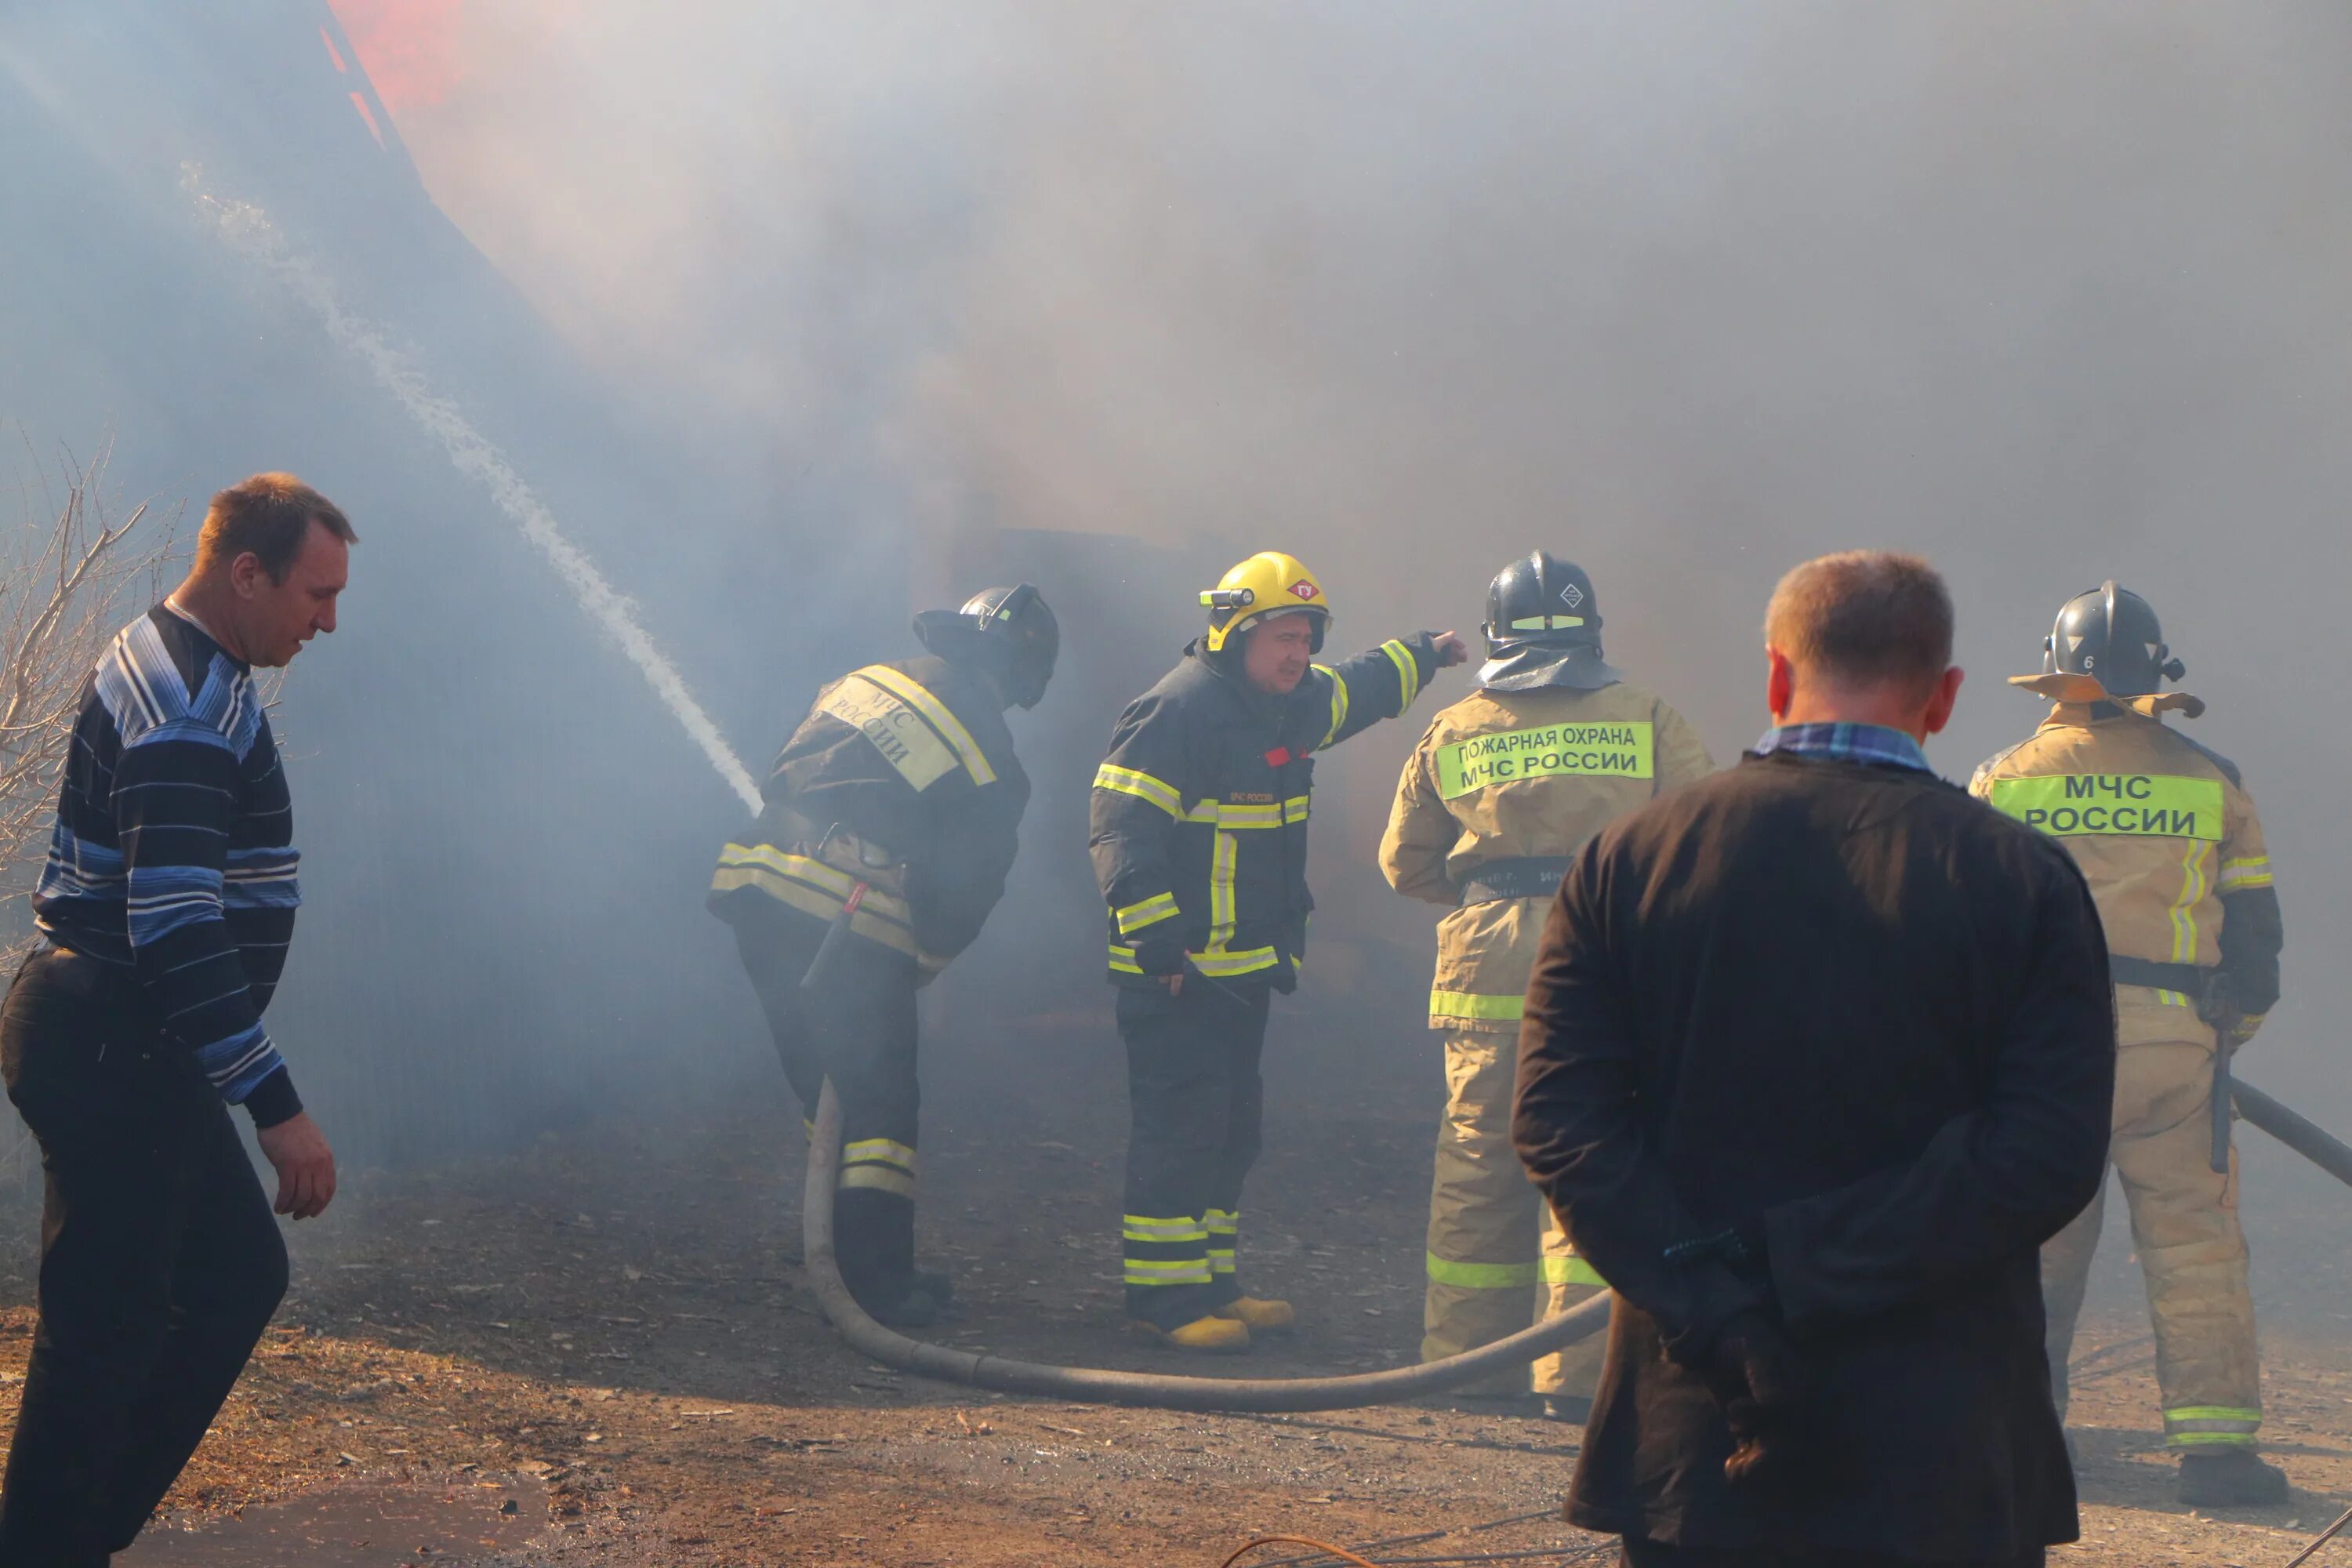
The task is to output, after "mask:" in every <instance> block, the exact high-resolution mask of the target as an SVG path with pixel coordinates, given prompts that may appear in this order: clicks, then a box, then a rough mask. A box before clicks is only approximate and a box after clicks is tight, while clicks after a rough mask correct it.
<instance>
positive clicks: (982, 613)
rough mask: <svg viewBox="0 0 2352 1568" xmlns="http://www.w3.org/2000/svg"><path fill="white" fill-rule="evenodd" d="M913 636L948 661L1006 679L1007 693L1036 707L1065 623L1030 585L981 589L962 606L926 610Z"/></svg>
mask: <svg viewBox="0 0 2352 1568" xmlns="http://www.w3.org/2000/svg"><path fill="white" fill-rule="evenodd" d="M915 636H916V637H919V638H921V639H922V644H923V646H924V647H927V648H929V649H930V650H931V651H932V652H933V653H935V654H937V655H939V656H940V658H944V659H947V660H948V661H950V663H961V664H973V665H978V666H979V667H980V668H982V669H985V670H988V671H989V672H990V673H992V674H993V675H994V676H995V677H996V678H997V679H999V680H1001V681H1002V682H1003V685H1004V695H1005V697H1006V698H1007V699H1008V700H1011V701H1013V702H1017V703H1019V704H1020V705H1021V706H1022V707H1024V708H1034V707H1036V706H1037V703H1038V701H1039V700H1040V699H1042V698H1043V697H1044V696H1045V685H1046V682H1048V681H1050V680H1052V679H1054V661H1055V658H1058V657H1060V654H1061V651H1062V626H1061V623H1060V622H1059V621H1056V620H1055V618H1054V612H1053V609H1052V608H1051V606H1049V605H1047V604H1046V603H1045V595H1043V594H1040V593H1039V592H1038V591H1037V590H1036V588H1035V587H1034V585H1033V584H1028V583H1015V584H1013V585H1012V586H1011V587H1009V588H982V590H981V591H980V592H979V593H977V594H974V595H972V596H971V598H969V599H966V600H965V601H964V602H963V606H962V608H961V609H955V610H925V611H924V612H922V613H921V614H920V615H919V616H916V617H915Z"/></svg>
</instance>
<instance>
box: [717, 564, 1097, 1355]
mask: <svg viewBox="0 0 2352 1568" xmlns="http://www.w3.org/2000/svg"><path fill="white" fill-rule="evenodd" d="M915 635H916V636H917V637H919V638H920V639H921V640H922V643H923V646H924V647H926V648H928V649H929V653H928V654H925V655H922V656H919V657H917V658H905V659H898V660H895V661H893V662H891V663H887V664H870V665H867V666H866V668H863V669H857V670H853V671H851V672H850V673H849V674H848V675H845V676H844V677H842V678H841V679H839V680H836V681H835V682H833V683H832V684H831V685H829V686H827V687H825V688H824V690H822V691H820V692H819V693H818V694H817V700H816V705H815V706H814V708H812V709H811V710H809V714H808V717H807V718H805V719H803V721H801V725H800V728H799V729H797V730H795V731H793V737H792V739H791V740H789V741H787V742H785V743H784V749H783V752H782V754H781V755H780V756H778V757H777V759H776V765H775V767H774V768H773V770H772V771H771V772H770V773H769V774H768V780H767V783H766V784H765V786H764V787H763V791H762V793H763V794H764V795H765V796H766V801H767V804H766V805H765V807H764V808H763V809H762V810H761V813H760V816H759V817H758V819H757V820H756V821H755V822H754V823H753V824H752V825H751V828H750V829H749V830H748V831H747V832H745V833H744V834H743V835H742V836H741V837H740V838H739V839H738V840H736V841H734V842H731V843H730V844H729V845H728V846H727V847H726V848H725V849H724V850H722V851H721V852H720V854H719V869H718V871H717V873H716V874H715V875H714V876H713V877H712V878H711V879H710V907H711V910H713V912H715V913H716V914H718V915H719V917H720V918H721V919H723V920H725V921H728V923H730V925H732V926H733V927H734V928H735V937H736V941H737V942H738V943H739V944H740V947H741V949H742V953H743V967H744V968H745V970H747V971H748V972H749V973H750V974H751V985H752V988H753V989H754V990H756V991H757V992H758V993H759V995H760V1005H761V1007H762V1008H763V1009H765V1011H766V1013H767V1015H768V1023H769V1026H770V1027H771V1028H772V1029H773V1030H774V1032H775V1038H776V1053H777V1055H779V1056H781V1057H782V1058H783V1063H784V1073H785V1076H786V1077H787V1078H789V1079H791V1080H792V1086H793V1093H794V1094H796V1095H798V1096H799V1097H800V1101H801V1104H802V1106H803V1110H805V1111H807V1112H809V1113H811V1114H814V1110H815V1109H816V1100H817V1094H818V1091H819V1090H820V1089H822V1088H823V1087H824V1079H827V1078H831V1079H833V1085H834V1089H835V1093H836V1094H837V1095H838V1096H839V1098H840V1100H841V1116H842V1161H841V1181H840V1185H839V1187H838V1188H837V1189H836V1191H835V1195H834V1210H833V1213H834V1226H835V1237H836V1238H837V1245H838V1247H839V1253H838V1256H839V1258H840V1263H841V1275H842V1279H843V1282H844V1283H845V1284H846V1285H847V1286H848V1287H849V1290H850V1293H851V1294H852V1295H853V1296H855V1297H856V1299H857V1302H858V1304H859V1305H860V1306H862V1307H864V1308H865V1309H866V1311H867V1312H869V1313H871V1314H872V1315H873V1316H874V1317H875V1318H877V1320H879V1321H882V1322H885V1323H888V1324H891V1325H893V1326H894V1327H899V1328H919V1327H921V1326H922V1325H924V1324H926V1323H929V1322H930V1321H932V1320H933V1319H934V1318H935V1317H936V1316H937V1315H938V1312H939V1310H940V1307H942V1306H944V1305H945V1304H946V1302H947V1300H948V1298H949V1296H950V1293H951V1292H950V1284H949V1281H948V1279H947V1278H946V1276H944V1275H942V1274H939V1273H934V1272H930V1271H928V1270H921V1269H918V1268H916V1267H915V1174H916V1159H915V1145H916V1111H917V1105H918V1092H917V1088H916V1074H915V1065H916V1062H915V1058H916V1042H915V991H916V988H917V987H918V986H920V985H922V984H925V983H927V982H928V981H929V980H930V979H931V978H932V977H933V976H935V975H937V974H938V973H939V972H940V970H941V969H943V968H945V967H946V965H947V963H948V962H949V961H950V959H952V958H954V957H955V955H956V954H957V953H959V952H962V951H963V950H964V949H965V948H966V947H967V946H969V945H971V941H972V939H973V938H974V937H976V936H978V935H979V934H980V928H981V926H982V923H983V922H984V921H987V919H988V915H989V911H990V910H992V909H994V908H995V907H996V901H997V900H998V899H999V898H1001V897H1003V892H1004V878H1005V873H1006V872H1008V871H1009V870H1011V869H1012V867H1013V854H1014V851H1015V848H1016V842H1015V834H1016V830H1017V829H1018V827H1019V826H1020V823H1021V814H1022V811H1023V809H1024V807H1026V806H1027V805H1028V804H1029V779H1028V775H1027V774H1025V773H1023V772H1022V771H1021V763H1020V762H1019V760H1018V759H1017V758H1015V757H1014V756H1013V736H1012V733H1011V731H1009V730H1007V729H1006V727H1005V723H1004V712H1005V710H1007V709H1009V708H1012V707H1013V706H1014V705H1015V704H1016V703H1017V704H1018V705H1020V706H1021V707H1023V708H1034V707H1035V706H1036V705H1037V701H1038V700H1039V699H1040V698H1042V697H1043V696H1044V695H1045V684H1046V682H1047V681H1048V680H1050V679H1052V678H1053V673H1054V658H1055V654H1056V652H1057V651H1058V649H1059V647H1060V641H1061V637H1060V632H1059V630H1058V628H1057V626H1056V625H1055V620H1054V613H1053V611H1052V610H1050V609H1049V608H1047V607H1046V605H1045V600H1044V599H1043V598H1042V597H1041V596H1039V595H1038V593H1037V590H1036V589H1034V588H1033V587H1031V586H1030V585H1029V584H1025V583H1024V584H1020V585H1018V586H1016V587H1012V588H990V589H988V590H986V591H985V592H983V593H981V594H978V595H974V596H973V597H972V598H971V600H970V601H968V602H967V603H966V604H965V605H964V606H963V607H962V608H961V609H960V610H955V611H946V610H930V611H926V612H924V613H923V614H922V615H919V616H916V617H915Z"/></svg>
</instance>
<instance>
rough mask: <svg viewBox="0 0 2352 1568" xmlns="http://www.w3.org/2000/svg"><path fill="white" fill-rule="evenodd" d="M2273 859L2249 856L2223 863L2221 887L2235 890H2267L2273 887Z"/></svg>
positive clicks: (2262, 856) (2265, 856)
mask: <svg viewBox="0 0 2352 1568" xmlns="http://www.w3.org/2000/svg"><path fill="white" fill-rule="evenodd" d="M2271 882H2272V877H2271V858H2270V857H2269V856H2267V855H2249V856H2245V857H2243V858H2240V859H2236V860H2224V861H2222V862H2221V884H2220V885H2221V886H2222V887H2224V888H2228V889H2232V890H2235V889H2240V888H2267V887H2269V886H2270V885H2271Z"/></svg>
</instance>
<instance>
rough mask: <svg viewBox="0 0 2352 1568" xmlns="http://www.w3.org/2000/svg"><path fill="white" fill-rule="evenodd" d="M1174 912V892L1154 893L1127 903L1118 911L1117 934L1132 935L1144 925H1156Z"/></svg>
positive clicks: (1170, 916) (1173, 915) (1172, 915)
mask: <svg viewBox="0 0 2352 1568" xmlns="http://www.w3.org/2000/svg"><path fill="white" fill-rule="evenodd" d="M1176 913H1177V910H1176V895H1175V894H1173V893H1154V894H1153V895H1152V896H1151V897H1150V898H1148V899H1145V900H1141V901H1140V902H1138V903H1132V904H1129V905H1128V906H1127V908H1125V909H1123V910H1119V911H1118V934H1119V935H1121V936H1133V935H1134V934H1135V933H1136V932H1137V931H1141V930H1142V929H1143V928H1144V927H1145V926H1148V925H1157V924H1159V923H1160V921H1164V920H1171V919H1173V918H1174V917H1175V915H1176Z"/></svg>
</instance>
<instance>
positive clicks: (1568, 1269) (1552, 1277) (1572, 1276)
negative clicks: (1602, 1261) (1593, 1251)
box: [1542, 1258, 1609, 1289]
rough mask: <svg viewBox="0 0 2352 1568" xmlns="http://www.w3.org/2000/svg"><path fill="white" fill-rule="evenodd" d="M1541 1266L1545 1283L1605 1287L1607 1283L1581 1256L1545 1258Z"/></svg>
mask: <svg viewBox="0 0 2352 1568" xmlns="http://www.w3.org/2000/svg"><path fill="white" fill-rule="evenodd" d="M1542 1268H1543V1281H1544V1283H1545V1284H1547V1285H1598V1286H1601V1287H1602V1288H1604V1289H1605V1288H1606V1287H1607V1286H1608V1284H1609V1281H1608V1280H1606V1279H1602V1278H1601V1275H1600V1272H1599V1271H1598V1270H1597V1269H1595V1268H1593V1267H1592V1265H1591V1264H1590V1263H1587V1262H1586V1261H1584V1259H1583V1258H1545V1259H1544V1260H1543V1265H1542Z"/></svg>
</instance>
